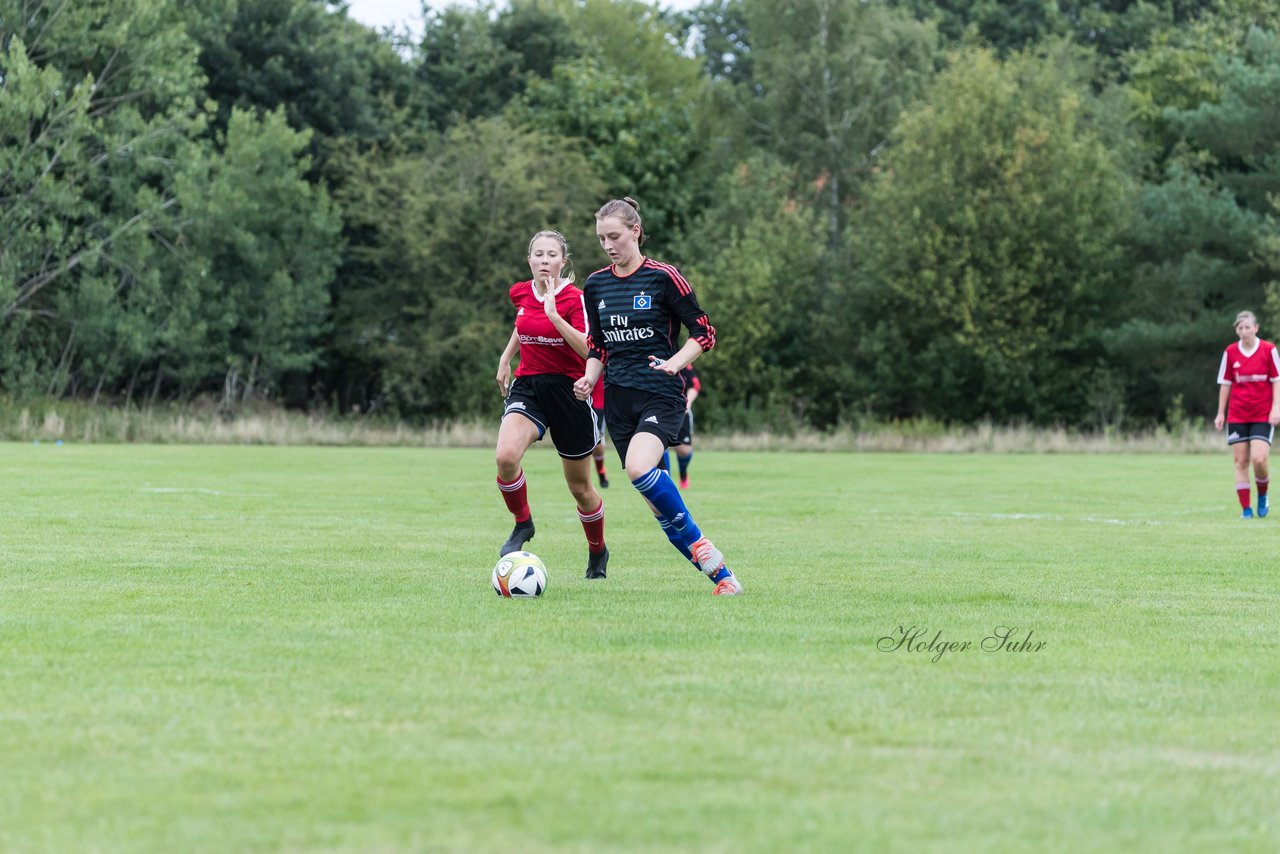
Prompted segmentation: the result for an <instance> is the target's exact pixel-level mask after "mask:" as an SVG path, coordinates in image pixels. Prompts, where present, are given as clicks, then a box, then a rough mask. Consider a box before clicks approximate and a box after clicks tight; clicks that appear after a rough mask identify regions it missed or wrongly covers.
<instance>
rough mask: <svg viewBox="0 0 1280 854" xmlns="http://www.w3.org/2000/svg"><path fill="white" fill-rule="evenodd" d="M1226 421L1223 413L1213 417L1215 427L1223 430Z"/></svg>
mask: <svg viewBox="0 0 1280 854" xmlns="http://www.w3.org/2000/svg"><path fill="white" fill-rule="evenodd" d="M1224 422H1225V419H1224V418H1223V417H1222V416H1221V415H1219V416H1218V417H1217V418H1215V419H1213V429H1214V430H1221V429H1222V425H1223V423H1224Z"/></svg>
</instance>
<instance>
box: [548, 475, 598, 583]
mask: <svg viewBox="0 0 1280 854" xmlns="http://www.w3.org/2000/svg"><path fill="white" fill-rule="evenodd" d="M560 462H561V463H562V464H563V467H564V482H565V483H567V484H568V485H569V493H570V494H571V495H572V496H573V500H574V501H575V502H576V503H577V505H578V521H580V522H582V531H583V533H584V534H586V537H587V574H586V577H587V578H604V577H605V572H606V570H607V569H608V567H609V549H608V548H607V547H606V546H605V544H604V500H603V499H602V498H601V497H600V493H599V492H596V488H595V486H593V485H592V483H591V474H592V470H593V468H594V466H593V464H592V459H591V457H583V458H582V459H580V460H566V459H564V458H561V460H560Z"/></svg>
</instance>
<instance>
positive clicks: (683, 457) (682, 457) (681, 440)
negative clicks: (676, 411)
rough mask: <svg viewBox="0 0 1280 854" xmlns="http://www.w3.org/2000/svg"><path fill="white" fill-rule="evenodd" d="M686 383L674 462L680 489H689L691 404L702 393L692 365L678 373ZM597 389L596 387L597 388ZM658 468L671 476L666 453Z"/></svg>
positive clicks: (691, 444) (691, 455) (691, 427)
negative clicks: (678, 472) (682, 415)
mask: <svg viewBox="0 0 1280 854" xmlns="http://www.w3.org/2000/svg"><path fill="white" fill-rule="evenodd" d="M680 376H682V377H684V381H685V383H686V385H685V390H684V421H682V422H680V431H679V433H677V434H676V462H677V463H679V464H680V488H681V489H688V488H689V463H691V462H693V402H694V401H695V400H697V399H698V395H699V394H701V393H702V381H701V380H700V379H698V372H697V371H695V370H694V369H693V365H686V366H685V369H684V370H683V371H681V372H680ZM597 388H598V386H597ZM658 468H660V469H662V470H663V471H665V472H666V473H667V474H671V459H670V458H669V457H668V455H667V452H666V451H663V452H662V462H660V463H658Z"/></svg>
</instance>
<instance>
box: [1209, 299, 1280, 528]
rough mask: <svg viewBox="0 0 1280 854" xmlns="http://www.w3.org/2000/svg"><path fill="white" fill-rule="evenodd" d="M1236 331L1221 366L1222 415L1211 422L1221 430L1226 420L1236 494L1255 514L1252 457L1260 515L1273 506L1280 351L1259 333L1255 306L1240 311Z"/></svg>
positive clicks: (1248, 515) (1247, 514) (1248, 514)
mask: <svg viewBox="0 0 1280 854" xmlns="http://www.w3.org/2000/svg"><path fill="white" fill-rule="evenodd" d="M1236 334H1237V335H1239V336H1240V340H1239V342H1237V343H1235V344H1232V345H1230V346H1229V347H1227V349H1226V352H1224V353H1223V354H1222V364H1221V365H1220V366H1219V367H1218V386H1219V391H1218V415H1217V417H1216V418H1214V419H1213V426H1214V427H1216V428H1217V429H1219V430H1221V429H1222V427H1223V424H1224V423H1225V424H1226V428H1227V444H1228V445H1230V446H1231V451H1232V454H1233V455H1234V457H1235V463H1236V495H1237V496H1238V497H1239V499H1240V506H1241V507H1242V508H1244V509H1243V513H1242V515H1243V516H1244V518H1246V519H1252V518H1253V508H1252V507H1250V506H1249V463H1253V477H1254V481H1255V482H1256V483H1257V485H1258V515H1259V516H1266V515H1267V511H1268V510H1269V509H1270V508H1269V506H1268V501H1267V486H1268V484H1269V483H1270V480H1271V478H1270V472H1269V470H1268V467H1267V460H1268V457H1269V456H1270V452H1271V439H1272V437H1273V436H1274V435H1275V429H1276V424H1280V395H1277V394H1276V393H1275V384H1276V382H1277V381H1280V354H1278V353H1277V352H1276V347H1275V345H1274V344H1272V343H1271V342H1270V341H1263V340H1262V339H1261V338H1259V337H1258V318H1256V317H1254V316H1253V312H1251V311H1242V312H1240V313H1239V314H1237V315H1236ZM1228 401H1230V403H1229V404H1228ZM1224 412H1225V413H1226V414H1225V417H1224V414H1223V413H1224Z"/></svg>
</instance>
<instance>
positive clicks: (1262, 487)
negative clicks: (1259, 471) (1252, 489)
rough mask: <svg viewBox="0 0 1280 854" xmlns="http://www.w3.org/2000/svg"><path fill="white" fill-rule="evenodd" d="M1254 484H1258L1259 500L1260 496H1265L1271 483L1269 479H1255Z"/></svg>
mask: <svg viewBox="0 0 1280 854" xmlns="http://www.w3.org/2000/svg"><path fill="white" fill-rule="evenodd" d="M1254 482H1255V483H1256V484H1258V497H1259V498H1261V497H1262V496H1264V495H1266V494H1267V486H1268V485H1269V484H1270V483H1271V478H1269V477H1260V478H1255V480H1254Z"/></svg>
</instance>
